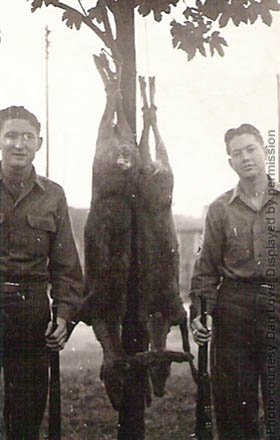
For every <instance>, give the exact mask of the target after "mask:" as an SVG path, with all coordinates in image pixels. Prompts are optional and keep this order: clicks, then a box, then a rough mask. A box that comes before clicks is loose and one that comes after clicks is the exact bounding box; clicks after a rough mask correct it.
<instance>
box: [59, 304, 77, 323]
mask: <svg viewBox="0 0 280 440" xmlns="http://www.w3.org/2000/svg"><path fill="white" fill-rule="evenodd" d="M73 315H74V313H73V309H72V307H71V308H70V307H69V306H67V305H66V304H59V305H58V307H57V316H59V317H60V318H63V319H65V321H71V320H72V319H73Z"/></svg>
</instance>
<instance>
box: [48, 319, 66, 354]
mask: <svg viewBox="0 0 280 440" xmlns="http://www.w3.org/2000/svg"><path fill="white" fill-rule="evenodd" d="M52 329H53V322H52V321H50V322H49V323H48V327H47V330H46V332H45V337H46V346H47V347H48V348H49V349H50V350H51V351H59V350H62V349H63V348H64V345H65V342H66V339H67V326H66V321H65V319H63V318H60V317H59V316H58V317H57V327H56V329H55V330H54V331H52Z"/></svg>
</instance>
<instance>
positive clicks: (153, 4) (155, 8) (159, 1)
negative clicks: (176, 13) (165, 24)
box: [137, 0, 180, 21]
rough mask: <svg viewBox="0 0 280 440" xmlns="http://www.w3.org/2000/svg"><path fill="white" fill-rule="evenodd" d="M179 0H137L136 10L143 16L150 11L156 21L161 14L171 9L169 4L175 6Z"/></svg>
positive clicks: (160, 17)
mask: <svg viewBox="0 0 280 440" xmlns="http://www.w3.org/2000/svg"><path fill="white" fill-rule="evenodd" d="M179 1H180V0H153V1H151V0H139V1H138V2H137V4H138V12H139V14H140V15H142V16H143V17H146V15H148V14H150V13H151V12H152V13H153V15H154V19H155V20H156V21H161V19H162V14H163V13H165V14H169V13H170V11H171V8H170V6H176V5H177V3H178V2H179Z"/></svg>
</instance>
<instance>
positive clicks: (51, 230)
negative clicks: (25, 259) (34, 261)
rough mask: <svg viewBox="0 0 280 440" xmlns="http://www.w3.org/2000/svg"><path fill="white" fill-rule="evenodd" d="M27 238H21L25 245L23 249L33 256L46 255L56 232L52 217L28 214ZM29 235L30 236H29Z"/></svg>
mask: <svg viewBox="0 0 280 440" xmlns="http://www.w3.org/2000/svg"><path fill="white" fill-rule="evenodd" d="M27 223H28V226H29V228H28V229H29V233H28V236H26V237H23V238H24V239H25V240H24V241H26V239H27V241H28V242H27V243H25V247H26V248H27V250H28V251H29V252H30V253H31V254H33V255H48V254H49V250H50V244H51V241H52V238H53V236H54V234H55V232H56V224H55V220H54V219H53V218H52V217H40V216H37V215H33V214H29V215H28V216H27ZM29 234H30V235H29Z"/></svg>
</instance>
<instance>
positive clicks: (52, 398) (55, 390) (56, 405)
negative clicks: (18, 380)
mask: <svg viewBox="0 0 280 440" xmlns="http://www.w3.org/2000/svg"><path fill="white" fill-rule="evenodd" d="M52 313H53V328H52V331H55V329H56V327H57V305H56V304H54V303H53V305H52ZM49 440H61V402H60V368H59V352H55V351H53V352H51V353H50V383H49Z"/></svg>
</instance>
